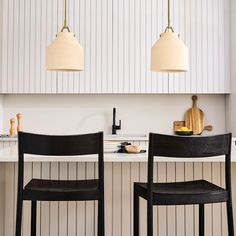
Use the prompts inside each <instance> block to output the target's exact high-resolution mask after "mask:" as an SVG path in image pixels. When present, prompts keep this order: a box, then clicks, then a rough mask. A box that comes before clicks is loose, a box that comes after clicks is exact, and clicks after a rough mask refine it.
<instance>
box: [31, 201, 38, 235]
mask: <svg viewBox="0 0 236 236" xmlns="http://www.w3.org/2000/svg"><path fill="white" fill-rule="evenodd" d="M36 216H37V202H36V201H31V236H36Z"/></svg>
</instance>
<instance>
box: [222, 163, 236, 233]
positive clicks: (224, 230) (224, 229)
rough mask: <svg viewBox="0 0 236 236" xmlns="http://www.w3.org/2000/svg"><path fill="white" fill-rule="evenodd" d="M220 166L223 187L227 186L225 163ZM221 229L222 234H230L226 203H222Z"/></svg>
mask: <svg viewBox="0 0 236 236" xmlns="http://www.w3.org/2000/svg"><path fill="white" fill-rule="evenodd" d="M220 168H221V170H220V175H221V187H223V188H225V164H224V163H220ZM231 178H232V177H231ZM234 212H235V211H234ZM234 214H235V213H234ZM234 220H235V219H234ZM221 231H222V232H221V235H222V236H225V235H227V234H228V226H227V213H226V203H222V204H221Z"/></svg>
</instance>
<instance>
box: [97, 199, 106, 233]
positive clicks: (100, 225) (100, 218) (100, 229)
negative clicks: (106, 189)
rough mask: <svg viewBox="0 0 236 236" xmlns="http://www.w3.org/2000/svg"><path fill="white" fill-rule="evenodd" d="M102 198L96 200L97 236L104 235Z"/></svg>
mask: <svg viewBox="0 0 236 236" xmlns="http://www.w3.org/2000/svg"><path fill="white" fill-rule="evenodd" d="M104 226H105V214H104V197H103V196H102V197H101V199H100V200H98V236H104V235H105V229H104Z"/></svg>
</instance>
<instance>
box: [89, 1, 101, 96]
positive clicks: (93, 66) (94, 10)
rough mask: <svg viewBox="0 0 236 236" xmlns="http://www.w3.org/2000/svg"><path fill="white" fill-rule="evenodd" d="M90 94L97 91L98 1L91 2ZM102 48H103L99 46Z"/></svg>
mask: <svg viewBox="0 0 236 236" xmlns="http://www.w3.org/2000/svg"><path fill="white" fill-rule="evenodd" d="M89 11H90V27H88V28H90V46H89V47H90V55H89V58H90V63H91V68H90V73H91V74H90V84H89V87H90V93H95V92H96V91H97V83H96V81H97V70H96V69H97V68H96V64H97V60H96V59H97V58H96V48H97V45H96V44H97V1H91V4H90V9H89ZM99 47H101V46H99Z"/></svg>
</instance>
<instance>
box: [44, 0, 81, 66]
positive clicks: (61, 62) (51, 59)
mask: <svg viewBox="0 0 236 236" xmlns="http://www.w3.org/2000/svg"><path fill="white" fill-rule="evenodd" d="M83 69H84V56H83V48H82V47H81V46H80V44H79V42H78V41H77V40H76V38H75V36H74V33H73V32H70V29H69V27H68V24H67V1H66V0H65V19H64V25H63V27H62V29H61V32H59V33H58V34H57V37H56V39H55V40H54V41H53V42H52V43H51V44H50V45H49V46H48V48H47V70H52V71H81V70H83Z"/></svg>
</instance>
